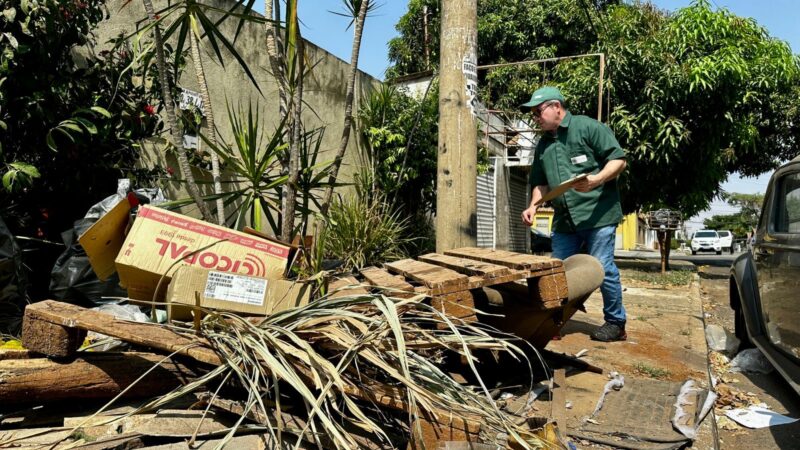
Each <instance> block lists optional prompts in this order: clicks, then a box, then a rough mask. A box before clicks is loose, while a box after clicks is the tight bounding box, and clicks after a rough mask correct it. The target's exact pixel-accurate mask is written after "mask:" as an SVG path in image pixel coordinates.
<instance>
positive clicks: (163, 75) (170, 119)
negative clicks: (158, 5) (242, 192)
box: [142, 0, 212, 221]
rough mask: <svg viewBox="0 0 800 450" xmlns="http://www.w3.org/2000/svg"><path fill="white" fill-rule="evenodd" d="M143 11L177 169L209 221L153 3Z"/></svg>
mask: <svg viewBox="0 0 800 450" xmlns="http://www.w3.org/2000/svg"><path fill="white" fill-rule="evenodd" d="M142 1H143V3H144V9H145V11H146V12H147V17H148V18H149V20H150V23H152V24H153V39H154V40H155V47H156V65H157V67H158V79H159V82H160V83H161V96H162V97H163V98H162V101H163V102H164V112H165V114H166V115H167V126H168V127H169V128H170V136H171V137H172V142H171V144H172V146H173V147H175V151H176V152H177V155H178V167H179V168H180V170H181V174H182V175H183V179H184V181H185V182H186V190H187V191H189V196H191V197H192V200H194V202H195V203H196V204H197V207H198V208H199V209H200V215H201V216H202V218H203V220H206V221H208V220H210V219H211V218H212V214H211V210H209V209H208V206H207V205H206V204H205V202H204V201H203V198H202V196H201V195H200V189H198V187H197V183H195V181H194V175H192V168H191V166H190V165H189V158H187V157H186V152H185V151H184V149H183V136H182V135H181V130H180V128H179V127H178V119H177V118H176V117H175V102H174V101H173V99H172V91H171V89H170V84H169V80H168V78H167V70H168V69H167V63H166V61H165V59H164V39H163V38H162V37H161V26H160V25H159V24H158V23H157V20H156V14H155V10H154V9H153V2H152V1H151V0H142Z"/></svg>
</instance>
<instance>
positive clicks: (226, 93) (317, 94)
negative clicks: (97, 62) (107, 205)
mask: <svg viewBox="0 0 800 450" xmlns="http://www.w3.org/2000/svg"><path fill="white" fill-rule="evenodd" d="M124 3H125V0H111V1H109V2H108V10H109V12H110V18H109V19H107V20H106V21H104V22H102V23H101V24H100V26H99V29H98V30H97V33H96V34H97V36H98V43H100V44H101V46H103V43H105V42H107V41H108V40H109V39H111V38H113V37H116V36H117V35H119V34H120V33H125V34H131V33H133V32H135V31H136V23H137V22H138V21H141V20H142V19H144V18H145V17H146V14H145V12H144V7H143V6H142V2H130V3H129V4H128V5H127V6H125V7H124V8H122V5H123V4H124ZM154 3H155V7H156V9H157V10H158V9H159V8H162V7H164V6H166V4H167V2H166V1H159V0H156V1H155V2H154ZM205 3H206V4H209V5H213V6H216V7H219V8H225V9H228V8H229V7H230V4H231V3H230V2H228V1H224V0H206V2H205ZM167 20H169V19H167ZM301 20H302V17H301ZM264 27H265V25H259V24H253V23H246V24H245V25H244V27H243V29H242V31H241V33H240V35H239V37H238V40H237V42H236V43H235V46H236V48H237V50H238V52H239V54H240V55H241V56H242V57H243V59H244V60H245V61H246V63H247V65H248V67H249V68H250V71H251V72H252V73H253V75H254V77H255V78H256V81H257V82H258V85H259V87H260V88H261V92H262V93H261V94H260V93H259V92H258V90H257V89H256V88H255V86H254V85H253V83H252V82H251V81H250V79H249V78H248V77H247V74H246V73H245V71H244V70H243V69H242V68H241V67H240V66H239V65H238V63H237V61H236V60H235V59H234V58H233V57H232V56H231V55H230V54H229V53H228V52H227V51H226V50H225V49H224V48H223V49H222V52H223V56H224V59H225V64H224V66H223V65H221V64H220V63H219V62H218V61H217V60H216V55H215V54H214V52H213V49H212V48H211V45H210V44H209V43H208V41H207V40H204V41H203V42H202V47H203V48H202V53H203V63H204V68H205V73H206V79H207V80H208V84H209V90H210V94H211V99H212V101H211V103H212V108H213V111H214V119H215V122H216V126H217V128H218V129H219V130H220V132H221V133H222V135H223V137H224V138H225V139H226V140H227V141H228V142H230V136H231V133H230V122H229V120H228V115H227V109H226V101H227V102H229V103H230V104H231V105H233V106H234V107H237V106H238V105H242V107H245V108H246V107H247V104H248V102H252V104H253V105H254V106H255V105H258V106H259V108H260V111H261V128H262V129H263V130H264V131H266V132H271V131H272V130H274V127H275V126H276V124H277V123H278V122H279V121H280V117H279V113H278V93H277V85H276V83H275V81H274V78H273V76H272V74H271V73H270V71H269V61H268V59H267V53H266V48H265V47H266V31H265V28H264ZM235 28H236V19H235V18H231V19H230V20H228V21H227V22H226V23H224V24H223V25H222V30H223V32H224V33H225V35H226V36H229V38H231V40H232V37H233V35H234V32H235ZM332 32H341V33H347V31H346V30H344V29H342V30H333V31H332ZM350 33H352V32H350ZM147 39H148V40H149V36H148V37H147ZM186 49H187V50H188V40H187V47H186ZM305 49H306V58H307V59H306V61H307V66H309V67H311V66H313V69H312V72H311V75H310V76H309V77H307V78H306V81H305V88H304V97H303V99H304V101H305V102H306V103H307V106H306V107H305V108H306V109H305V111H304V113H303V120H304V123H305V126H306V128H307V129H312V128H315V127H319V126H324V127H326V131H325V134H324V138H323V141H322V145H321V151H322V152H323V153H322V155H320V158H319V159H318V161H327V160H332V159H333V157H334V155H335V153H336V150H337V149H338V147H339V142H340V140H341V135H342V126H343V122H344V100H345V94H346V82H347V77H348V73H349V70H350V64H349V61H348V62H345V61H343V60H341V59H339V58H337V57H336V56H334V55H332V54H330V53H328V52H327V51H325V50H324V49H322V48H320V47H319V46H317V45H315V44H313V43H310V42H307V41H306V46H305ZM97 50H98V51H99V50H100V49H97ZM187 55H188V52H187ZM378 83H380V82H379V81H378V80H377V79H375V78H373V77H371V76H369V75H367V74H365V73H363V72H359V76H358V77H357V78H356V98H355V102H356V104H358V102H359V99H360V95H359V94H360V93H362V92H365V91H366V90H367V89H370V88H371V87H374V86H377V85H378ZM179 85H180V87H182V88H185V89H189V90H192V91H195V92H199V91H200V89H199V87H198V84H197V80H196V77H195V73H194V70H193V66H192V63H191V60H190V59H188V60H187V65H186V67H185V69H184V71H183V74H182V76H181V78H180V80H179ZM163 149H164V142H163V141H159V140H153V142H151V143H150V145H147V149H146V150H147V151H146V153H145V155H143V158H142V164H143V165H146V166H150V167H152V166H162V167H166V166H171V167H173V168H175V169H176V176H177V175H179V172H178V171H177V162H176V160H175V158H174V155H165V153H164V151H163ZM357 151H358V145H357V135H356V134H355V133H351V134H350V143H349V145H348V148H347V152H346V154H345V160H344V164H343V166H342V170H341V171H340V180H342V181H345V182H346V181H349V180H350V179H351V175H352V173H353V169H354V167H355V165H356V164H357V161H358V160H359V158H358V156H357ZM195 173H196V175H197V176H199V177H200V178H201V179H208V178H209V176H208V173H205V171H203V170H197V171H196V172H195ZM165 187H166V188H167V190H168V195H169V196H170V198H173V199H176V198H184V197H188V195H187V194H186V192H185V190H184V189H183V188H182V187H181V186H180V185H179V184H177V183H167V185H166V186H165ZM111 190H113V189H111ZM183 212H184V213H189V214H192V213H196V211H195V208H192V207H189V208H187V209H185V210H184V211H183Z"/></svg>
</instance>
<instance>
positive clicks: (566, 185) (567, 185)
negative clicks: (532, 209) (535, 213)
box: [534, 173, 589, 206]
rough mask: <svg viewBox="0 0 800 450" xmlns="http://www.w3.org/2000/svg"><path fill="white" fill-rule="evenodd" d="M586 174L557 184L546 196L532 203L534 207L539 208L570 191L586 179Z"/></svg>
mask: <svg viewBox="0 0 800 450" xmlns="http://www.w3.org/2000/svg"><path fill="white" fill-rule="evenodd" d="M588 176H589V174H588V173H582V174H580V175H576V176H574V177H572V178H570V179H569V180H567V181H565V182H563V183H561V184H559V185H558V186H556V187H555V188H553V189H551V190H550V191H549V192H548V193H547V194H545V195H544V196H543V197H542V198H540V199H539V201H538V202H536V203H534V206H539V205H541V204H542V203H544V202H549V201H550V200H552V199H554V198H556V197H558V196H559V195H561V194H563V193H564V192H567V191H568V190H570V189H572V187H573V186H575V184H576V183H578V182H579V181H581V180H583V179H585V178H586V177H588Z"/></svg>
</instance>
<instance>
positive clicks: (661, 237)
mask: <svg viewBox="0 0 800 450" xmlns="http://www.w3.org/2000/svg"><path fill="white" fill-rule="evenodd" d="M671 245H672V231H658V247H659V250H660V251H661V274H662V275H663V274H665V273H667V271H668V270H669V253H670V250H671V248H670V247H671Z"/></svg>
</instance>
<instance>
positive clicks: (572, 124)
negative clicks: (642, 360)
mask: <svg viewBox="0 0 800 450" xmlns="http://www.w3.org/2000/svg"><path fill="white" fill-rule="evenodd" d="M520 107H521V108H522V109H523V110H526V111H527V110H529V111H530V112H531V115H532V116H533V119H534V120H535V121H536V123H537V124H538V125H539V128H540V129H541V131H542V135H541V138H540V140H539V144H538V145H537V146H536V153H535V154H534V157H533V164H532V165H531V174H530V178H529V182H530V185H531V186H532V193H531V203H530V206H529V207H528V209H526V210H525V211H523V212H522V222H523V223H525V225H527V226H530V225H531V223H532V222H533V220H534V218H535V217H536V210H537V208H538V206H536V203H537V202H538V201H539V199H541V198H542V197H543V196H544V195H545V194H547V192H549V191H550V189H553V188H555V187H556V186H558V185H559V184H561V183H563V182H565V181H567V180H569V179H570V178H573V177H575V176H576V175H581V174H588V176H587V177H586V178H584V179H583V180H581V181H579V182H578V183H576V184H575V186H574V187H573V189H570V190H568V191H567V192H565V193H564V194H562V195H560V196H558V197H556V198H554V199H553V200H552V205H553V209H554V210H555V216H554V218H553V234H552V240H553V257H554V258H559V259H565V258H567V257H569V256H572V255H574V254H576V253H578V252H579V251H580V248H581V246H583V245H585V246H586V248H587V249H588V251H589V254H591V255H592V256H594V257H595V258H597V259H598V260H599V261H600V263H601V264H602V265H603V269H604V270H605V278H604V279H603V284H602V285H601V286H600V291H601V292H602V294H603V316H604V319H605V324H603V326H601V327H600V328H598V329H597V330H595V331H594V332H593V333H592V339H595V340H599V341H604V342H608V341H619V340H625V339H626V338H627V335H626V333H625V321H626V316H625V307H624V306H623V305H622V285H621V284H620V280H619V270H618V269H617V266H616V264H614V242H615V239H616V229H617V224H619V222H620V220H622V208H621V207H620V202H619V191H618V190H617V182H616V178H617V176H618V175H619V174H620V173H622V171H623V170H625V166H626V162H625V152H624V151H623V150H622V148H621V147H620V146H619V143H618V142H617V139H616V138H615V137H614V134H613V133H612V132H611V130H610V129H609V128H608V127H607V126H605V125H603V124H602V123H600V122H598V121H596V120H594V119H592V118H590V117H586V116H573V115H572V114H571V113H570V112H569V111H567V109H566V108H565V107H564V97H563V96H562V95H561V92H560V91H559V90H558V89H557V88H555V87H552V86H545V87H543V88H540V89H538V90H537V91H536V92H534V93H533V95H532V96H531V99H530V101H529V102H527V103H525V104H523V105H521V106H520Z"/></svg>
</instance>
